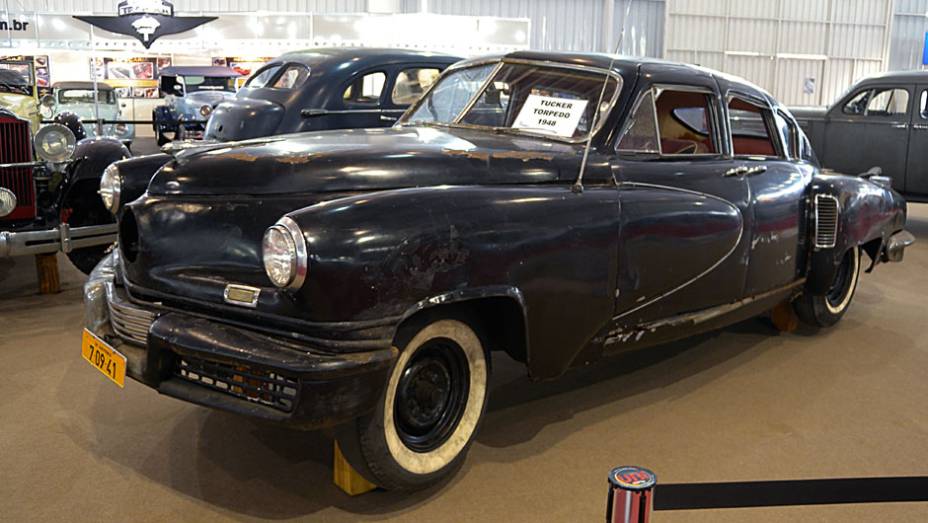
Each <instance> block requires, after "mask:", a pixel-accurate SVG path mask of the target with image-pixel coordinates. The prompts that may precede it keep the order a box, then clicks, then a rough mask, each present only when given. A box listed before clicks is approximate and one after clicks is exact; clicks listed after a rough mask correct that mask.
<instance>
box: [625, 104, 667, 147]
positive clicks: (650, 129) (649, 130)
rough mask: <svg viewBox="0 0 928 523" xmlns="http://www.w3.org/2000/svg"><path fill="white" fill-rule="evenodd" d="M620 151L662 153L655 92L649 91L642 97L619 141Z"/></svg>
mask: <svg viewBox="0 0 928 523" xmlns="http://www.w3.org/2000/svg"><path fill="white" fill-rule="evenodd" d="M618 150H619V151H620V152H622V151H624V152H643V153H660V152H661V149H660V138H659V137H658V134H657V113H656V111H655V109H654V92H653V91H648V93H647V94H646V95H644V96H643V97H641V101H640V102H639V103H638V107H636V108H635V111H634V113H633V114H632V116H631V122H629V124H628V130H627V131H625V136H623V137H622V139H621V140H620V141H619V146H618Z"/></svg>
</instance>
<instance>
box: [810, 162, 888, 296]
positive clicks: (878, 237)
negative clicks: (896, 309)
mask: <svg viewBox="0 0 928 523" xmlns="http://www.w3.org/2000/svg"><path fill="white" fill-rule="evenodd" d="M809 204H810V206H811V211H812V212H811V213H810V214H809V215H810V218H811V220H812V226H811V227H809V231H811V236H812V237H811V238H810V242H811V244H812V250H811V256H810V261H809V274H808V278H807V283H806V287H807V288H808V289H809V290H810V292H812V293H815V294H822V293H824V292H826V291H827V290H828V288H829V287H830V286H831V282H832V281H833V280H834V275H835V271H836V270H837V268H838V266H839V265H840V263H841V260H842V259H843V258H844V254H845V253H846V252H847V251H848V249H851V248H858V247H863V248H864V250H865V251H866V252H867V254H868V255H869V256H870V257H871V259H872V260H873V264H876V263H878V262H879V258H880V256H879V255H880V251H881V250H882V247H883V245H885V243H886V242H887V241H888V239H889V237H890V236H892V234H893V233H895V232H897V231H900V230H902V228H903V227H904V226H905V218H906V203H905V200H904V199H903V198H902V197H901V196H900V195H899V194H898V193H896V192H895V191H893V190H892V189H888V188H885V187H883V186H880V185H878V184H876V183H873V182H871V181H869V180H866V179H864V178H858V177H853V176H844V175H831V174H829V175H823V174H820V175H817V176H816V177H815V180H814V181H813V184H812V188H811V192H810V202H809ZM835 205H836V207H837V220H836V222H835V223H836V228H835V229H834V231H833V233H831V232H830V231H831V230H832V229H831V228H830V227H829V226H828V215H829V213H830V209H832V208H833V207H834V206H835Z"/></svg>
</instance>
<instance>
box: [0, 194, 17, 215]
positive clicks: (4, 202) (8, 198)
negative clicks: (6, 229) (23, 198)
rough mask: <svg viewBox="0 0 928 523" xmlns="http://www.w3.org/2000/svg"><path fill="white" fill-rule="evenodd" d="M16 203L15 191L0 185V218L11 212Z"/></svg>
mask: <svg viewBox="0 0 928 523" xmlns="http://www.w3.org/2000/svg"><path fill="white" fill-rule="evenodd" d="M17 203H18V202H17V200H16V193H14V192H13V191H11V190H9V189H7V188H6V187H0V218H4V217H6V216H9V215H11V214H13V211H15V210H16V205H17Z"/></svg>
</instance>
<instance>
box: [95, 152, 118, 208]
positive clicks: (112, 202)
mask: <svg viewBox="0 0 928 523" xmlns="http://www.w3.org/2000/svg"><path fill="white" fill-rule="evenodd" d="M121 190H122V175H121V174H119V167H116V164H115V163H111V164H109V165H108V166H107V167H106V169H104V170H103V176H101V177H100V198H101V199H102V200H103V206H104V207H106V209H107V210H108V211H110V212H111V213H113V214H116V211H118V210H119V193H120V191H121Z"/></svg>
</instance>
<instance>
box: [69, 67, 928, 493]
mask: <svg viewBox="0 0 928 523" xmlns="http://www.w3.org/2000/svg"><path fill="white" fill-rule="evenodd" d="M758 123H759V125H758ZM588 140H589V143H590V147H589V148H587V146H586V144H587V141H588ZM116 165H117V166H118V167H117V168H118V170H119V171H120V177H119V179H121V180H123V183H126V184H133V183H138V182H134V181H133V180H142V182H141V183H147V182H148V180H149V178H151V176H152V170H153V168H152V166H151V165H150V164H146V163H145V160H144V159H141V160H139V161H136V160H129V161H126V162H121V163H119V164H116ZM905 205H906V204H905V202H904V200H903V199H902V198H900V196H899V195H898V194H896V193H895V192H893V191H892V190H891V189H890V188H888V187H884V186H881V185H879V184H877V183H874V182H872V181H869V180H866V179H862V178H854V177H846V176H837V175H821V174H820V173H819V170H818V165H817V164H816V162H815V160H814V158H813V155H812V152H811V149H810V147H809V144H808V142H807V140H806V138H805V136H804V135H803V133H802V131H801V130H800V129H799V127H798V126H797V124H796V122H795V120H794V119H793V117H792V116H791V115H790V113H789V112H788V111H787V110H786V109H784V108H783V107H782V106H781V105H779V104H778V103H777V102H776V101H775V100H773V99H772V98H771V97H770V96H769V95H768V94H766V93H764V92H763V91H761V90H759V89H757V88H755V87H753V86H751V85H749V84H747V83H744V82H742V81H739V80H737V79H732V78H730V77H727V76H723V75H719V74H714V73H712V72H710V71H708V70H705V69H702V68H697V67H691V66H686V65H676V64H672V63H665V62H657V61H638V60H633V59H628V58H620V57H610V56H605V55H590V54H554V53H537V52H518V53H513V54H509V55H506V56H503V57H496V58H488V59H479V60H471V61H467V62H462V63H459V64H456V65H455V66H453V67H451V68H449V69H448V70H447V71H446V72H445V73H444V74H443V75H442V77H441V79H440V80H439V81H438V82H437V83H436V84H435V85H433V86H432V88H431V90H430V91H429V92H428V93H427V94H426V95H425V97H424V98H422V99H421V100H420V101H419V102H417V103H416V104H415V105H413V106H412V107H411V108H410V109H409V111H407V112H406V114H405V115H404V116H403V117H402V118H401V119H400V121H399V122H398V124H397V125H395V126H394V127H393V128H390V129H366V130H348V131H325V132H315V133H304V134H296V135H288V136H282V137H273V138H267V139H262V140H254V141H248V142H242V143H230V144H215V145H210V146H206V147H203V148H202V149H199V150H198V149H188V150H185V151H180V152H178V153H177V154H176V157H175V158H174V159H173V160H172V161H171V162H170V163H168V164H167V165H165V166H164V167H163V168H160V169H158V170H157V172H156V173H155V174H154V177H153V178H151V182H150V184H149V185H148V189H147V192H146V193H145V194H144V195H143V196H141V197H139V198H138V199H135V200H134V201H131V202H130V201H126V202H123V203H122V204H121V209H120V211H119V249H118V250H117V252H115V253H114V254H113V255H112V256H110V257H109V258H107V259H106V260H105V261H103V262H101V264H100V265H99V267H98V268H97V269H96V271H95V272H94V274H93V275H92V277H91V278H90V280H89V281H88V283H87V285H86V287H85V291H84V292H85V300H86V307H87V318H88V323H87V330H86V331H85V332H84V343H83V346H82V350H83V354H84V357H85V358H87V359H88V360H90V361H91V362H92V363H93V364H95V365H96V366H97V367H98V368H100V369H101V370H103V371H104V372H105V373H106V374H107V375H108V376H109V377H110V378H112V379H113V380H114V381H116V382H117V383H122V380H124V373H125V374H128V375H129V376H130V377H132V378H134V379H135V380H138V381H140V382H142V383H144V384H145V385H148V386H150V387H153V388H155V389H157V390H158V391H159V392H160V393H162V394H166V395H169V396H173V397H176V398H180V399H182V400H185V401H190V402H194V403H198V404H200V405H205V406H208V407H212V408H218V409H224V410H229V411H233V412H238V413H242V414H246V415H249V416H255V417H258V418H263V419H265V420H273V421H277V422H281V423H286V424H290V425H293V426H296V427H300V428H307V429H308V428H317V427H324V426H334V427H337V429H336V433H337V437H338V438H339V442H340V447H341V448H342V449H343V451H344V452H345V454H346V455H347V457H348V458H349V460H351V462H352V463H353V464H354V466H355V467H356V468H357V469H358V470H359V471H360V472H361V473H362V474H364V475H365V476H366V477H368V478H369V479H370V480H372V481H373V482H375V483H376V484H378V485H381V486H383V487H386V488H393V489H403V488H417V487H422V486H424V485H428V484H431V483H433V482H434V481H437V480H438V479H440V478H442V477H445V476H447V475H448V474H450V473H451V472H452V471H453V470H455V469H456V467H457V466H458V465H460V464H461V462H462V460H463V457H464V454H465V453H466V451H467V449H468V447H469V445H470V444H471V441H472V440H473V438H474V434H475V431H476V430H477V427H478V425H479V422H480V419H481V417H482V415H483V412H484V409H485V406H486V401H487V376H488V373H489V372H490V364H489V362H490V359H489V353H490V351H506V352H507V353H508V354H509V355H510V356H512V357H513V358H515V359H516V360H518V361H521V362H524V364H525V367H526V370H527V372H528V373H529V375H530V376H531V377H533V378H536V379H545V378H554V377H557V376H559V375H561V374H563V373H564V372H565V371H566V370H567V369H569V368H571V367H575V366H579V365H584V364H586V363H589V362H591V361H593V360H596V359H598V358H600V357H601V356H603V355H605V354H610V353H615V352H619V351H624V350H630V349H633V348H643V347H648V346H653V345H655V344H658V343H662V342H666V341H669V340H673V339H677V338H681V337H685V336H690V335H693V334H695V333H698V332H702V331H706V330H710V329H717V328H719V327H722V326H724V325H727V324H730V323H733V322H737V321H739V320H742V319H745V318H749V317H752V316H755V315H758V314H762V313H764V312H765V311H769V310H770V309H771V308H773V307H775V306H777V305H778V304H784V303H790V302H792V303H793V304H794V306H795V308H796V310H797V311H798V313H799V315H800V317H801V318H802V319H803V320H804V321H806V322H807V323H809V324H811V325H814V326H817V327H827V326H830V325H833V324H835V323H836V322H837V321H838V320H839V319H840V318H841V317H842V315H843V314H844V313H845V312H846V311H847V309H848V306H849V304H850V302H851V299H852V298H853V296H854V291H855V289H856V288H857V285H858V275H859V273H860V269H861V267H862V266H863V265H865V263H864V260H863V255H864V254H865V255H866V256H867V257H868V258H869V262H868V263H869V264H870V266H871V267H872V266H873V265H875V264H877V263H879V262H881V261H899V260H901V259H902V255H903V251H904V249H905V247H906V246H907V245H908V244H910V243H911V242H912V236H911V235H910V234H909V233H907V232H906V231H904V225H905V217H906V206H905Z"/></svg>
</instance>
